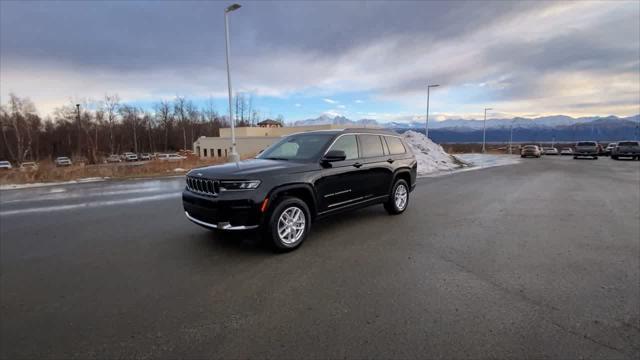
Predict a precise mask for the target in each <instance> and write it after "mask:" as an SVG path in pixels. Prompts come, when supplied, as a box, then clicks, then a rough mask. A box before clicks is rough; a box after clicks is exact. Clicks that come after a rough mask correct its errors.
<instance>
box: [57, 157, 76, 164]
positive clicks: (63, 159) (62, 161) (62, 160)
mask: <svg viewBox="0 0 640 360" xmlns="http://www.w3.org/2000/svg"><path fill="white" fill-rule="evenodd" d="M54 163H55V164H56V166H71V165H73V163H72V162H71V159H69V158H68V157H66V156H60V157H57V158H56V160H55V161H54Z"/></svg>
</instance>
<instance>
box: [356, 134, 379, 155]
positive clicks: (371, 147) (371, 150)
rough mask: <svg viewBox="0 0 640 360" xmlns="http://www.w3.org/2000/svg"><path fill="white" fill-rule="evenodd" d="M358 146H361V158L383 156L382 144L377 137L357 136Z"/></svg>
mask: <svg viewBox="0 0 640 360" xmlns="http://www.w3.org/2000/svg"><path fill="white" fill-rule="evenodd" d="M359 138H360V146H362V157H365V158H366V157H376V156H383V155H384V151H383V150H382V142H381V141H380V136H378V135H359Z"/></svg>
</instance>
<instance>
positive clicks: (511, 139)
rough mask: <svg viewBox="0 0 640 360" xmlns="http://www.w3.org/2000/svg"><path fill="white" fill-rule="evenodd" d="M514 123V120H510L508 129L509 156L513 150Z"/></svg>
mask: <svg viewBox="0 0 640 360" xmlns="http://www.w3.org/2000/svg"><path fill="white" fill-rule="evenodd" d="M515 121H516V119H515V118H513V119H511V128H510V129H509V155H511V154H512V153H513V152H512V150H511V149H512V148H513V123H514V122H515Z"/></svg>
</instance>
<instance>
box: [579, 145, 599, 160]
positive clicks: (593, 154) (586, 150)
mask: <svg viewBox="0 0 640 360" xmlns="http://www.w3.org/2000/svg"><path fill="white" fill-rule="evenodd" d="M579 157H590V158H593V159H597V158H598V143H597V142H595V141H578V142H577V143H576V149H575V150H574V151H573V158H574V159H577V158H579Z"/></svg>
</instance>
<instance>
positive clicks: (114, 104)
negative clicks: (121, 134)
mask: <svg viewBox="0 0 640 360" xmlns="http://www.w3.org/2000/svg"><path fill="white" fill-rule="evenodd" d="M119 108H120V97H118V94H114V95H105V96H104V110H103V111H104V112H105V114H106V116H107V123H108V124H109V151H110V153H111V154H114V153H115V148H114V138H113V127H114V124H115V122H116V121H117V116H118V109H119Z"/></svg>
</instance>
